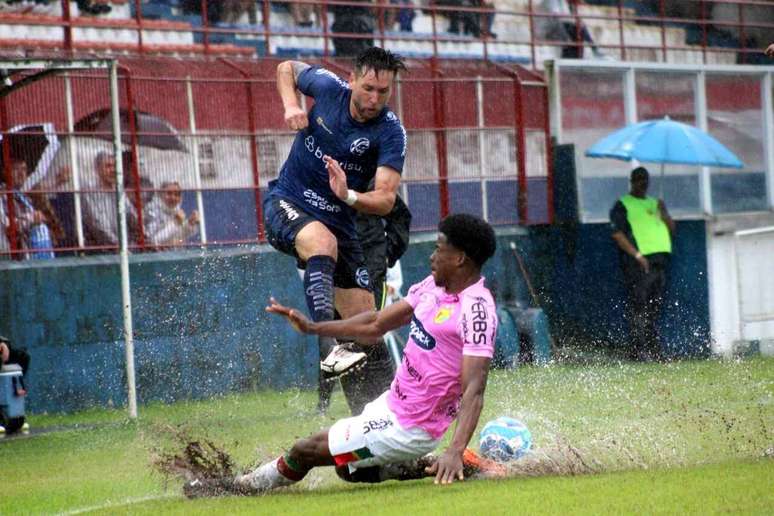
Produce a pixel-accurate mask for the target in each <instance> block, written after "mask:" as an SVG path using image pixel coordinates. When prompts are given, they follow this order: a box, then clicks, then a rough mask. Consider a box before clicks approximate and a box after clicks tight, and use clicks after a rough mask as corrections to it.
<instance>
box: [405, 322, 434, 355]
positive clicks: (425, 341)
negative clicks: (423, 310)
mask: <svg viewBox="0 0 774 516" xmlns="http://www.w3.org/2000/svg"><path fill="white" fill-rule="evenodd" d="M409 338H411V339H412V340H413V341H414V343H415V344H416V345H417V346H419V347H420V348H422V349H426V350H428V351H429V350H431V349H433V348H435V337H433V336H432V335H430V334H429V333H427V332H426V331H425V327H424V326H422V323H421V322H419V320H418V319H417V318H416V316H414V317H413V318H412V319H411V329H410V330H409Z"/></svg>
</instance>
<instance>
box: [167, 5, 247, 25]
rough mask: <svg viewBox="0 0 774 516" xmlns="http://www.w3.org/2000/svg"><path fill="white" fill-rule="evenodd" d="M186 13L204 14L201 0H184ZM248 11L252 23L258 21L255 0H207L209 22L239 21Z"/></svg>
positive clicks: (231, 22) (232, 22) (229, 22)
mask: <svg viewBox="0 0 774 516" xmlns="http://www.w3.org/2000/svg"><path fill="white" fill-rule="evenodd" d="M181 7H182V10H183V12H184V13H185V14H198V15H201V14H202V2H201V0H183V2H182V3H181ZM245 13H247V15H248V18H249V20H250V23H252V24H255V23H256V12H255V1H254V0H207V22H208V23H211V24H212V23H228V24H234V23H239V21H240V20H241V19H242V16H243V15H244V14H245Z"/></svg>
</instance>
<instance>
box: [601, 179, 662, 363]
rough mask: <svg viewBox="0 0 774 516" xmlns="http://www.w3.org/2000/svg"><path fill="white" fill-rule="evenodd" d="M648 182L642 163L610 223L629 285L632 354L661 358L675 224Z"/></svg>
mask: <svg viewBox="0 0 774 516" xmlns="http://www.w3.org/2000/svg"><path fill="white" fill-rule="evenodd" d="M648 182H649V174H648V171H647V170H646V169H645V168H644V167H638V168H635V169H634V170H632V173H631V179H630V190H629V193H628V194H627V195H624V196H623V197H621V198H620V199H619V200H618V201H617V202H616V203H615V205H614V206H613V209H612V210H610V223H611V225H612V229H613V234H612V237H613V240H614V241H615V243H616V244H617V245H618V250H619V259H620V265H621V271H622V272H623V277H624V286H625V287H626V290H627V297H628V299H627V304H626V317H627V319H628V322H629V329H630V342H629V346H630V347H629V355H630V357H631V358H633V359H639V360H658V359H661V358H662V348H661V341H660V337H659V332H658V327H657V325H658V318H659V315H660V314H661V307H662V306H663V302H664V288H665V287H666V272H667V268H668V266H669V262H670V258H671V254H672V236H673V235H674V231H675V223H674V221H673V220H672V218H671V217H670V216H669V212H668V211H667V208H666V205H665V204H664V201H662V200H661V199H656V198H654V197H649V196H648V195H647V191H648Z"/></svg>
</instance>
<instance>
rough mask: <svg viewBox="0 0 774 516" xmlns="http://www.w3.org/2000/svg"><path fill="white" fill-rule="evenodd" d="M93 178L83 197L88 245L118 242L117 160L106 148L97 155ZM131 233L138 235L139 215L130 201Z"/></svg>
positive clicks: (129, 228)
mask: <svg viewBox="0 0 774 516" xmlns="http://www.w3.org/2000/svg"><path fill="white" fill-rule="evenodd" d="M94 171H95V174H94V178H93V179H92V184H90V185H88V186H87V187H86V189H87V190H90V191H89V192H88V193H84V194H83V195H82V196H81V209H82V210H83V231H84V238H85V241H86V245H87V246H92V247H97V246H100V247H105V246H110V247H113V246H116V245H118V212H117V210H116V193H115V192H116V160H115V158H114V157H113V155H112V154H111V153H109V152H107V151H101V152H99V153H98V154H97V156H96V158H94ZM126 217H127V225H128V234H130V235H131V234H136V228H137V215H136V213H135V211H134V209H133V205H132V204H131V203H128V204H127V210H126Z"/></svg>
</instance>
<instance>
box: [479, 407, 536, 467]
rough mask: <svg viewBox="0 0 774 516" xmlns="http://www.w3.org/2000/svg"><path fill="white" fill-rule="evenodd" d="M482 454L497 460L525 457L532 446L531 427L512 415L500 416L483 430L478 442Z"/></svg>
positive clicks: (506, 460)
mask: <svg viewBox="0 0 774 516" xmlns="http://www.w3.org/2000/svg"><path fill="white" fill-rule="evenodd" d="M478 446H479V449H480V451H481V455H483V456H484V457H486V458H487V459H492V460H495V461H497V462H508V461H511V460H516V459H518V458H520V457H523V456H524V455H525V454H526V453H527V452H528V451H529V449H530V447H531V446H532V434H531V433H530V431H529V429H528V428H527V427H526V425H524V423H522V422H521V421H519V420H518V419H514V418H512V417H504V416H503V417H498V418H497V419H494V420H492V421H490V422H488V423H487V424H486V425H484V428H483V429H482V430H481V435H480V438H479V443H478Z"/></svg>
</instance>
